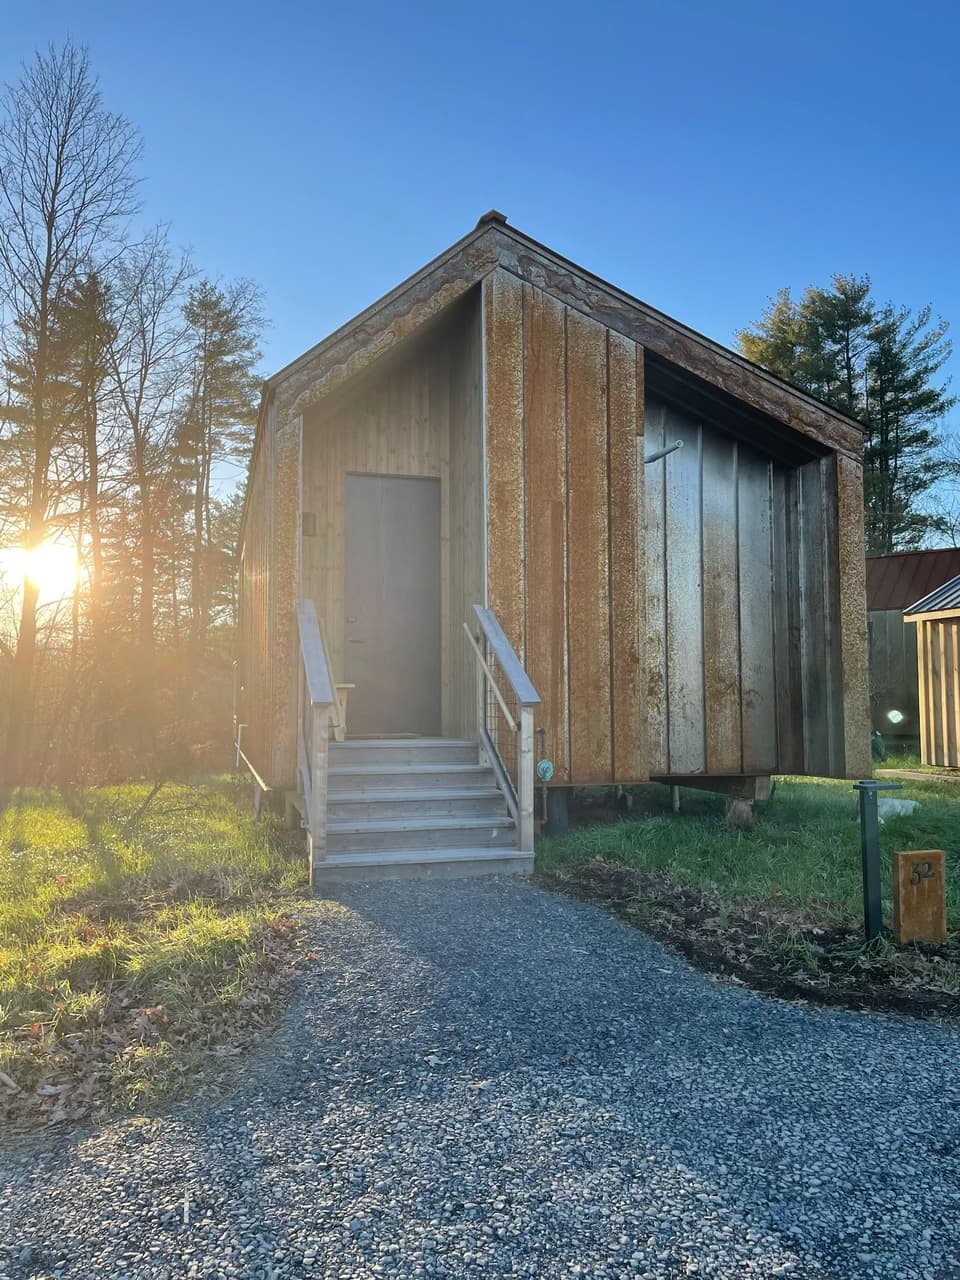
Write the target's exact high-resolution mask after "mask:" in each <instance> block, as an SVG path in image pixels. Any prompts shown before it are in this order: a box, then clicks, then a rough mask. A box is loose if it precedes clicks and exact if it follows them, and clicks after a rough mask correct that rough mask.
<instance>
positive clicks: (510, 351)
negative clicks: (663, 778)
mask: <svg viewBox="0 0 960 1280" xmlns="http://www.w3.org/2000/svg"><path fill="white" fill-rule="evenodd" d="M484 340H485V379H484V389H485V423H486V466H487V503H488V507H487V543H488V550H487V587H488V599H489V603H490V605H491V607H492V608H493V609H494V611H495V612H496V613H497V616H498V617H499V618H500V621H501V624H502V625H503V628H504V630H505V632H506V633H507V635H508V637H509V639H510V641H511V643H512V644H513V645H514V647H515V648H516V649H517V652H518V653H519V654H520V655H521V657H522V658H523V660H524V662H525V665H526V668H527V670H528V672H529V674H530V677H531V679H532V680H533V683H534V685H535V686H536V688H537V691H538V693H539V694H540V696H541V698H542V699H543V705H542V706H541V708H540V713H539V714H538V726H542V727H544V728H545V729H546V734H547V736H546V750H547V752H548V754H549V755H550V757H551V759H552V760H553V762H554V765H555V768H556V773H555V778H556V780H557V782H561V783H563V782H567V783H570V782H572V783H590V782H610V781H613V780H614V779H623V780H625V781H636V780H640V779H642V778H644V777H646V759H645V757H646V722H645V719H644V700H643V696H642V695H643V694H644V693H645V690H643V689H642V688H641V686H642V684H643V667H642V662H641V655H640V641H639V636H640V630H639V629H640V626H641V624H642V619H643V608H642V605H641V603H640V601H641V599H642V595H641V579H640V566H639V564H638V551H639V544H638V530H640V529H641V528H642V521H641V514H642V478H641V477H639V476H638V473H637V438H638V436H642V433H643V380H642V355H643V353H642V351H641V350H640V348H638V347H637V345H636V344H635V343H633V342H632V341H630V340H629V339H628V338H624V337H621V336H620V335H618V334H614V333H612V332H611V331H609V330H608V329H606V328H605V326H603V325H601V324H598V323H597V322H596V321H594V320H590V319H588V318H587V317H585V316H583V315H582V314H580V313H579V312H577V311H574V310H573V309H571V308H569V307H565V306H564V305H563V304H561V303H559V302H558V301H556V299H554V298H552V297H551V296H549V295H547V294H545V293H544V292H543V291H541V290H540V289H538V288H536V287H535V286H533V285H530V284H522V283H521V282H520V281H519V280H518V279H517V278H516V277H514V276H512V275H510V274H509V273H507V272H505V271H499V270H498V271H495V272H493V273H492V274H491V275H490V276H488V277H487V279H486V280H485V282H484Z"/></svg>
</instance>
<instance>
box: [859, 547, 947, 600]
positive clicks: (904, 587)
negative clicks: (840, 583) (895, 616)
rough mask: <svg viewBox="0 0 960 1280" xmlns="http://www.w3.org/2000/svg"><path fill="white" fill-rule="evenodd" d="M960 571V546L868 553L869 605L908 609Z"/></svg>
mask: <svg viewBox="0 0 960 1280" xmlns="http://www.w3.org/2000/svg"><path fill="white" fill-rule="evenodd" d="M958 574H960V547H941V548H938V549H937V550H935V551H895V552H894V553H893V555H889V556H867V608H868V609H907V608H909V606H910V605H912V604H913V603H914V602H915V601H916V600H919V599H920V598H921V597H922V596H925V595H927V594H928V593H929V592H931V591H935V590H936V589H937V587H942V586H943V584H944V583H945V582H949V581H950V579H951V578H955V577H957V575H958Z"/></svg>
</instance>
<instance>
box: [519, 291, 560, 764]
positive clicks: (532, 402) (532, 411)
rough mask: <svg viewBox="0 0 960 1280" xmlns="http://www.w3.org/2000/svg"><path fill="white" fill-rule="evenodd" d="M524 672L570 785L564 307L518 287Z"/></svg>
mask: <svg viewBox="0 0 960 1280" xmlns="http://www.w3.org/2000/svg"><path fill="white" fill-rule="evenodd" d="M523 301H524V316H523V338H524V517H525V522H526V562H527V570H528V571H527V593H526V623H525V626H526V637H527V646H526V669H527V672H528V674H529V676H530V678H531V680H532V681H533V683H534V685H535V686H536V689H537V691H538V693H539V694H540V697H541V698H542V700H543V702H542V705H541V708H540V714H539V717H538V723H539V724H540V725H542V726H543V727H544V728H545V729H546V743H545V746H546V752H547V755H548V756H549V758H550V759H551V760H552V761H553V763H554V766H555V773H554V777H555V779H556V781H557V782H569V781H570V704H569V690H568V683H567V681H568V668H567V403H566V337H565V321H564V309H563V307H562V306H561V305H560V303H558V302H557V301H555V299H553V298H551V297H550V296H549V294H545V293H543V291H542V290H540V289H535V288H533V286H531V285H525V286H524V300H523Z"/></svg>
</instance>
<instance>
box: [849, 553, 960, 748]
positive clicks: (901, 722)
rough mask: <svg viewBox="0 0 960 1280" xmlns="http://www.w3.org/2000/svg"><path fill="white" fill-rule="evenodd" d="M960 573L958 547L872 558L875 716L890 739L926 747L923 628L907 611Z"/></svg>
mask: <svg viewBox="0 0 960 1280" xmlns="http://www.w3.org/2000/svg"><path fill="white" fill-rule="evenodd" d="M957 574H960V548H957V547H937V548H935V549H931V550H928V551H895V552H893V553H891V554H890V555H883V556H867V642H868V652H869V662H870V719H871V724H872V727H873V728H874V729H876V730H877V731H878V732H879V733H881V734H882V735H883V737H884V740H885V741H886V742H887V743H894V744H896V745H897V746H899V747H909V748H912V749H916V748H917V747H919V745H920V700H919V696H918V686H917V628H916V625H915V624H914V623H913V622H908V621H907V620H906V619H905V618H904V616H903V611H904V609H906V608H908V607H909V606H910V605H912V604H913V602H914V601H915V600H919V599H920V598H921V597H922V596H925V595H927V594H928V593H929V592H930V591H932V590H934V589H935V588H937V587H939V586H942V584H943V583H944V582H946V581H948V580H949V579H950V578H953V577H955V576H956V575H957Z"/></svg>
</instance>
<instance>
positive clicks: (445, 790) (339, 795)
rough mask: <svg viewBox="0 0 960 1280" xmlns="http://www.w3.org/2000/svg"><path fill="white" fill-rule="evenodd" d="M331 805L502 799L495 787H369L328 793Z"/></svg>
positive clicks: (500, 793) (501, 793) (501, 794)
mask: <svg viewBox="0 0 960 1280" xmlns="http://www.w3.org/2000/svg"><path fill="white" fill-rule="evenodd" d="M327 796H328V798H329V800H330V802H331V803H336V804H340V803H342V802H346V803H348V804H350V803H353V802H357V803H360V802H361V801H362V802H369V803H373V802H376V803H380V801H384V802H389V801H392V800H402V801H405V800H438V801H447V800H492V799H494V798H495V797H497V796H500V797H502V796H503V792H502V791H500V790H499V789H498V788H497V787H371V788H370V789H369V790H367V791H332V790H331V791H328V792H327Z"/></svg>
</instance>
